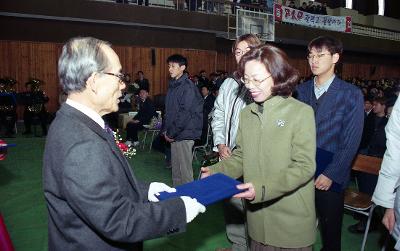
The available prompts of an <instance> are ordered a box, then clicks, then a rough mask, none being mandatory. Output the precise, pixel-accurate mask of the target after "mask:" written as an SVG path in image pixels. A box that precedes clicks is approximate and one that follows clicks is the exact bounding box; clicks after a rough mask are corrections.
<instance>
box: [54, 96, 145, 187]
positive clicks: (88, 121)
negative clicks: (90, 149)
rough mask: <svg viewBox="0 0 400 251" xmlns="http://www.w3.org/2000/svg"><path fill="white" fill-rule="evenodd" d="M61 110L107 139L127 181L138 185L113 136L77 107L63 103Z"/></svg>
mask: <svg viewBox="0 0 400 251" xmlns="http://www.w3.org/2000/svg"><path fill="white" fill-rule="evenodd" d="M61 109H63V110H67V113H68V114H69V115H72V116H74V117H75V118H76V119H78V120H79V121H81V122H82V123H83V124H85V125H86V126H88V127H89V128H90V129H91V130H92V131H94V132H95V133H96V134H97V135H99V137H100V138H103V139H105V140H106V141H107V143H108V145H109V146H110V148H111V150H112V152H113V153H114V155H116V156H117V157H118V160H119V161H120V162H121V164H122V167H123V169H124V171H125V174H126V176H128V179H129V181H130V182H131V184H132V186H134V187H138V184H137V183H136V178H135V176H134V174H133V172H132V170H131V168H130V165H129V163H128V161H127V159H126V158H125V156H124V155H123V154H122V152H121V150H120V149H119V147H118V146H117V144H116V143H115V140H114V138H113V137H112V136H111V135H110V134H109V133H107V132H106V131H105V130H104V129H103V128H101V126H100V125H99V124H97V123H96V122H95V121H93V120H92V119H91V118H89V117H88V116H86V115H85V114H84V113H82V112H80V111H78V110H77V109H75V108H73V107H71V106H69V105H68V104H64V105H63V107H62V108H61Z"/></svg>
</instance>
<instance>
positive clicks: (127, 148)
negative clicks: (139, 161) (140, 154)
mask: <svg viewBox="0 0 400 251" xmlns="http://www.w3.org/2000/svg"><path fill="white" fill-rule="evenodd" d="M113 135H114V139H115V143H116V144H117V146H118V148H119V149H120V150H121V152H122V153H123V154H124V156H125V157H126V158H128V159H130V158H132V157H133V155H136V149H135V148H133V147H132V146H131V145H127V144H125V143H124V142H122V137H121V135H119V132H118V129H117V130H116V131H115V132H114V131H113Z"/></svg>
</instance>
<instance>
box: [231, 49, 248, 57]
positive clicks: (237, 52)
mask: <svg viewBox="0 0 400 251" xmlns="http://www.w3.org/2000/svg"><path fill="white" fill-rule="evenodd" d="M249 50H250V47H247V48H245V49H244V50H241V49H236V50H235V51H234V52H233V54H235V56H236V57H240V56H242V55H244V54H245V53H246V52H248V51H249Z"/></svg>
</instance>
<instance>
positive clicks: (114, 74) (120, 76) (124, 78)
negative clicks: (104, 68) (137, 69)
mask: <svg viewBox="0 0 400 251" xmlns="http://www.w3.org/2000/svg"><path fill="white" fill-rule="evenodd" d="M103 74H106V75H110V76H114V77H117V78H118V79H119V82H121V83H125V81H126V75H125V74H123V73H111V72H103Z"/></svg>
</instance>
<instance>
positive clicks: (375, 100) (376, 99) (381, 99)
mask: <svg viewBox="0 0 400 251" xmlns="http://www.w3.org/2000/svg"><path fill="white" fill-rule="evenodd" d="M374 102H377V103H379V104H381V105H384V106H386V99H385V98H384V97H377V98H374Z"/></svg>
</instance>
